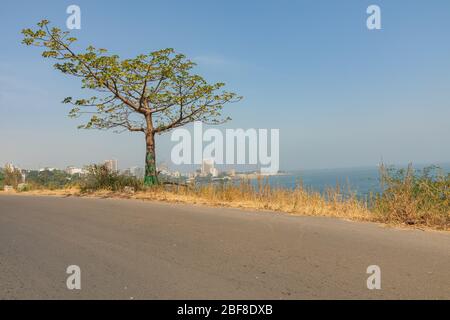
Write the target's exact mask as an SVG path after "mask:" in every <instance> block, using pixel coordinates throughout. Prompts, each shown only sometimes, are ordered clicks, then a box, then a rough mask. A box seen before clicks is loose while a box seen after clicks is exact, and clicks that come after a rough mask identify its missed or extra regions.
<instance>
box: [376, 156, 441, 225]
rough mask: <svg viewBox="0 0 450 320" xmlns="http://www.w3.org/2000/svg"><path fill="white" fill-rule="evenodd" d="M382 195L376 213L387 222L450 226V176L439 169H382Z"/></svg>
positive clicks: (378, 199)
mask: <svg viewBox="0 0 450 320" xmlns="http://www.w3.org/2000/svg"><path fill="white" fill-rule="evenodd" d="M380 176H381V183H382V193H381V194H378V195H377V197H376V199H375V203H374V210H375V212H376V213H377V214H378V215H379V216H380V217H381V219H382V220H383V221H386V222H400V223H406V224H411V225H434V226H441V227H443V228H448V227H450V174H447V175H444V174H443V173H442V171H441V170H440V168H439V167H436V166H431V167H427V168H425V169H423V170H421V171H417V170H414V169H413V167H412V165H409V166H408V168H406V169H399V170H396V169H394V168H389V169H386V168H385V167H384V166H381V169H380Z"/></svg>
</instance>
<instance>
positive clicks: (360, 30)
mask: <svg viewBox="0 0 450 320" xmlns="http://www.w3.org/2000/svg"><path fill="white" fill-rule="evenodd" d="M70 4H77V5H79V6H80V7H81V11H82V25H81V30H76V31H75V32H74V33H75V36H76V37H78V39H79V45H80V46H81V47H85V46H87V45H89V44H93V45H94V46H96V47H105V48H108V49H109V51H110V52H112V53H117V54H119V55H120V56H121V57H125V58H129V57H133V56H135V55H137V54H140V53H146V52H150V51H154V50H158V49H161V48H166V47H173V48H175V49H176V50H177V51H180V52H183V53H185V54H186V55H187V56H188V57H190V58H192V59H193V60H194V61H196V62H197V63H198V68H197V70H196V71H197V72H199V73H200V74H202V75H203V76H205V78H206V79H208V80H210V81H223V82H226V83H227V88H228V89H229V90H233V91H235V92H237V93H239V94H240V95H243V96H244V97H245V99H244V100H243V101H241V102H240V103H238V104H234V105H231V106H229V108H227V109H228V112H227V113H228V114H230V115H231V116H232V118H233V121H231V122H229V123H228V124H227V125H226V127H229V128H268V129H270V128H278V129H280V139H281V141H280V148H281V150H280V162H281V169H285V170H288V169H300V168H336V167H349V166H366V165H375V164H377V163H378V162H379V161H380V159H381V157H382V158H383V159H384V161H386V162H388V163H407V162H410V161H412V162H415V163H442V162H450V147H449V146H450V41H449V36H450V1H448V0H442V1H438V0H433V1H425V0H423V1H406V0H405V1H380V0H371V1H363V0H354V1H349V0H346V1H332V0H328V1H318V0H314V1H313V0H311V1H261V0H259V1H237V0H236V1H234V0H233V1H232V0H226V1H225V0H222V1H212V0H208V1H206V0H205V1H195V0H193V1H182V0H179V1H132V0H127V1H99V0H96V1H77V0H75V1H61V0H58V1H39V2H38V1H18V0H14V1H8V0H7V1H4V0H3V1H2V3H1V6H0V39H1V43H2V44H1V50H0V128H1V135H0V165H2V164H3V163H6V162H14V163H16V164H19V165H21V166H23V167H34V168H36V167H42V166H57V167H65V166H67V165H82V164H86V163H92V162H99V161H102V160H104V159H109V158H117V159H119V166H120V167H121V168H125V167H128V166H134V165H140V166H143V164H142V163H143V158H144V140H143V137H142V136H140V135H139V134H121V135H117V134H114V133H112V132H103V131H102V132H100V131H80V130H78V129H76V127H77V125H78V124H79V123H80V120H73V119H69V118H68V117H67V113H68V111H69V108H68V106H66V105H63V104H61V101H62V99H63V98H64V97H66V96H74V97H77V96H80V97H85V96H89V93H85V94H83V92H82V91H81V90H80V83H79V81H78V80H77V79H71V78H68V77H67V76H65V75H62V74H60V73H59V72H58V71H55V70H54V69H53V67H52V64H51V62H50V61H48V60H44V59H43V58H41V57H40V50H39V49H37V48H31V47H25V46H23V45H21V43H20V42H21V39H22V37H21V34H20V30H21V29H22V28H25V27H31V26H34V25H35V23H36V22H38V21H39V20H41V19H43V18H46V19H48V20H50V21H51V22H52V23H53V24H55V25H58V26H60V27H62V28H65V21H66V19H67V16H68V15H67V14H66V8H67V6H68V5H70ZM370 4H377V5H379V6H380V7H381V14H382V30H379V31H369V30H368V29H367V27H366V19H367V16H368V15H367V14H366V9H367V7H368V5H370ZM168 138H169V136H166V137H162V138H159V139H158V160H168V159H169V152H170V149H171V147H172V146H173V144H172V143H171V142H170V141H169V139H168Z"/></svg>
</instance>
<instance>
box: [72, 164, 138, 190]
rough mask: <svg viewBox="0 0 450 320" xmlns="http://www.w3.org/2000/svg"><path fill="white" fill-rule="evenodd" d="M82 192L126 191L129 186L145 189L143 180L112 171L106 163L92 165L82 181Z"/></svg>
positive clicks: (135, 188)
mask: <svg viewBox="0 0 450 320" xmlns="http://www.w3.org/2000/svg"><path fill="white" fill-rule="evenodd" d="M79 185H80V190H81V192H92V191H97V190H109V191H124V190H125V189H126V188H127V187H128V188H133V189H134V190H135V191H138V190H142V189H143V181H141V180H140V179H137V178H135V177H130V176H126V175H123V174H119V173H117V172H112V171H110V170H109V169H108V168H107V166H105V165H97V164H95V165H92V166H89V167H88V173H87V174H86V176H85V177H83V179H81V181H80V183H79Z"/></svg>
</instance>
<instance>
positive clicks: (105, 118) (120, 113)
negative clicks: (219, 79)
mask: <svg viewBox="0 0 450 320" xmlns="http://www.w3.org/2000/svg"><path fill="white" fill-rule="evenodd" d="M37 25H38V28H37V29H35V30H32V29H24V30H23V31H22V34H23V35H24V39H23V43H24V44H26V45H29V46H30V45H33V46H37V47H42V48H44V51H43V53H42V56H43V57H44V58H49V59H54V60H56V61H57V62H56V63H55V64H54V67H55V68H56V69H57V70H59V71H61V72H62V73H64V74H68V75H71V76H74V77H78V78H80V79H81V82H82V88H84V89H88V90H91V91H94V92H96V94H97V95H95V96H92V97H90V98H84V99H73V98H72V97H67V98H65V99H64V100H63V102H64V103H67V104H71V105H72V109H71V111H70V113H69V116H70V117H74V118H78V117H80V116H82V115H89V116H90V119H89V120H88V121H87V123H85V124H83V125H80V126H79V128H82V129H103V130H104V129H114V130H115V131H116V132H123V131H130V132H140V133H143V134H144V136H145V146H146V156H145V184H146V185H153V184H156V183H158V179H157V172H156V154H155V135H156V134H162V133H164V132H168V131H170V130H172V129H174V128H177V127H180V126H184V125H186V124H188V123H190V122H194V121H202V122H204V123H207V124H220V123H224V122H226V121H227V120H230V118H229V117H223V116H222V115H221V110H222V108H223V107H224V105H225V104H227V103H230V102H237V101H239V100H240V99H241V98H242V97H239V96H237V95H236V94H235V93H232V92H227V91H221V89H222V87H223V86H224V83H214V84H209V83H207V82H206V81H205V80H204V79H203V78H202V77H201V76H199V75H196V74H194V73H193V72H192V69H193V68H194V67H195V63H194V62H192V61H190V60H189V59H187V58H186V57H185V56H184V55H183V54H180V53H176V52H175V51H174V50H173V49H171V48H168V49H163V50H159V51H154V52H151V53H149V54H141V55H138V56H137V57H135V58H133V59H123V60H121V59H120V58H119V56H118V55H110V54H108V52H107V50H106V49H96V48H94V47H93V46H89V47H88V48H86V50H85V51H84V52H83V53H76V52H75V49H74V48H73V44H74V43H75V42H76V40H77V39H76V38H74V37H72V36H71V35H70V32H67V31H64V32H63V31H61V30H60V29H58V28H49V21H47V20H42V21H41V22H39V23H38V24H37Z"/></svg>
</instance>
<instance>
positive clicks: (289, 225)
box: [0, 195, 450, 299]
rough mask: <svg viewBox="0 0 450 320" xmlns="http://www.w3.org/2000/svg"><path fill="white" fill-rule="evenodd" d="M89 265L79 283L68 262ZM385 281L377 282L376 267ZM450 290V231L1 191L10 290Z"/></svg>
mask: <svg viewBox="0 0 450 320" xmlns="http://www.w3.org/2000/svg"><path fill="white" fill-rule="evenodd" d="M69 265H77V266H79V267H80V269H81V290H68V289H67V286H66V279H67V277H69V274H66V269H67V267H68V266H69ZM370 265H377V266H379V267H380V270H381V289H380V290H376V289H375V290H369V289H367V278H368V277H369V276H370V275H369V274H367V273H366V271H367V267H368V266H370ZM360 298H364V299H405V298H408V299H415V298H423V299H450V234H449V233H443V232H432V231H420V230H401V229H393V228H385V227H382V226H380V225H377V224H372V223H361V222H348V221H344V220H339V219H333V218H321V217H299V216H290V215H284V214H277V213H270V212H247V211H241V210H235V209H215V208H207V207H197V206H190V205H174V204H165V203H153V202H143V201H137V200H118V199H88V198H59V197H42V196H40V197H32V196H14V195H8V196H7V195H0V299H360Z"/></svg>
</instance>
